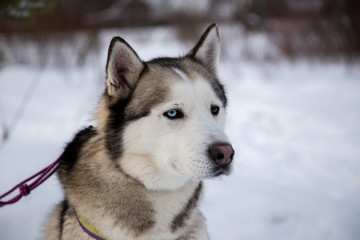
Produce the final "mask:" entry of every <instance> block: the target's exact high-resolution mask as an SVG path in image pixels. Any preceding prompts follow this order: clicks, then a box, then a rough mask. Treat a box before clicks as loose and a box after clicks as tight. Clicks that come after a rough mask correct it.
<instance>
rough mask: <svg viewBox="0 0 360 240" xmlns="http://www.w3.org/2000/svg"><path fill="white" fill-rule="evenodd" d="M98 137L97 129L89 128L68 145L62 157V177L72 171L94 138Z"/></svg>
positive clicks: (81, 131) (83, 130)
mask: <svg viewBox="0 0 360 240" xmlns="http://www.w3.org/2000/svg"><path fill="white" fill-rule="evenodd" d="M97 135H98V131H97V129H96V128H95V127H93V126H89V127H86V128H84V129H82V130H80V131H79V132H78V133H77V134H76V135H75V137H74V138H73V139H72V141H71V142H69V143H68V144H67V146H66V147H65V150H64V152H63V154H62V156H61V163H60V171H59V174H60V177H61V174H62V173H63V172H67V171H70V170H71V169H72V168H73V167H74V165H75V164H76V162H77V161H78V159H79V158H80V155H81V153H82V150H83V149H84V147H85V146H86V145H87V143H89V142H90V140H91V139H92V138H94V137H95V136H97Z"/></svg>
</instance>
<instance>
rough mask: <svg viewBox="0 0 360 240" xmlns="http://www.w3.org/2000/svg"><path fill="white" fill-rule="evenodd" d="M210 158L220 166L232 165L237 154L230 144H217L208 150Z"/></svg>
mask: <svg viewBox="0 0 360 240" xmlns="http://www.w3.org/2000/svg"><path fill="white" fill-rule="evenodd" d="M208 153H209V157H210V158H211V159H212V160H213V161H214V162H216V163H217V164H218V165H227V164H230V163H231V161H232V160H233V158H234V155H235V152H234V149H233V148H232V146H231V145H230V144H227V143H221V144H216V145H213V146H211V147H209V149H208Z"/></svg>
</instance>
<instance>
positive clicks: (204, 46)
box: [187, 23, 220, 74]
mask: <svg viewBox="0 0 360 240" xmlns="http://www.w3.org/2000/svg"><path fill="white" fill-rule="evenodd" d="M219 55H220V37H219V32H218V28H217V26H216V24H215V23H213V24H211V25H210V26H209V27H208V28H207V29H206V31H205V32H204V33H203V35H202V36H201V38H200V40H199V41H198V43H197V44H196V46H195V47H194V48H193V49H192V50H191V51H190V52H189V53H188V54H187V56H189V57H193V58H195V59H196V60H198V61H200V62H201V63H202V64H204V66H205V67H206V68H207V69H209V70H210V71H212V73H214V74H216V73H217V64H218V60H219Z"/></svg>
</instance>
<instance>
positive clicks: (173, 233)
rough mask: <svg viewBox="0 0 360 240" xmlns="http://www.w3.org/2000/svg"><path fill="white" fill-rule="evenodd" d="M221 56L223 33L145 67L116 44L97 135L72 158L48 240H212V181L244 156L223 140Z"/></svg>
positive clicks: (77, 143) (88, 136)
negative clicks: (206, 200)
mask: <svg viewBox="0 0 360 240" xmlns="http://www.w3.org/2000/svg"><path fill="white" fill-rule="evenodd" d="M219 52H220V39H219V33H218V30H217V27H216V25H215V24H212V25H211V26H210V27H209V28H208V29H207V30H206V31H205V33H204V34H203V35H202V37H201V38H200V40H199V42H198V43H197V44H196V46H195V47H194V48H193V49H192V50H191V51H190V52H189V53H188V54H187V55H185V56H183V57H179V58H156V59H153V60H151V61H148V62H144V61H141V60H140V58H139V57H138V55H137V54H136V52H135V51H134V50H133V49H132V48H131V47H130V45H129V44H128V43H127V42H125V41H124V40H123V39H122V38H120V37H114V38H113V39H112V41H111V43H110V47H109V51H108V58H107V63H106V81H105V92H104V94H103V95H102V97H101V100H100V102H99V106H98V108H97V112H96V115H95V119H96V126H94V127H92V126H91V127H88V128H86V129H83V130H81V131H80V132H78V133H77V134H76V136H75V137H74V139H73V140H72V142H70V143H69V144H68V145H67V147H66V149H65V151H64V153H63V155H62V160H61V163H60V168H59V172H58V174H59V178H60V181H61V184H62V186H63V187H64V190H65V200H64V201H63V202H62V203H60V204H59V205H58V206H57V207H56V209H55V210H54V211H53V213H52V214H51V216H50V219H49V221H48V226H47V229H46V233H45V239H56V240H59V239H63V240H65V239H71V240H73V239H77V240H82V239H87V240H90V239H93V238H95V239H120V240H131V239H142V240H152V239H153V240H165V239H166V240H169V239H178V240H180V239H181V240H185V239H201V240H202V239H208V238H209V237H208V233H207V229H206V224H205V219H204V217H203V215H202V214H201V212H200V211H199V209H198V205H199V200H200V199H201V196H202V191H203V184H202V180H204V179H209V178H213V177H217V176H220V175H223V174H225V175H229V174H230V173H231V171H232V168H233V167H232V166H233V164H232V160H233V156H234V150H233V148H232V146H231V144H230V142H229V139H228V137H227V136H226V135H225V133H224V131H223V129H224V121H225V109H226V105H227V98H226V96H225V92H224V87H223V85H222V84H221V83H220V82H219V81H218V76H217V61H218V57H219Z"/></svg>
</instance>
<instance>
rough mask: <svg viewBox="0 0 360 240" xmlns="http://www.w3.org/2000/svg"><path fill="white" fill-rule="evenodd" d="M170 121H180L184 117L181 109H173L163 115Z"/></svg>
mask: <svg viewBox="0 0 360 240" xmlns="http://www.w3.org/2000/svg"><path fill="white" fill-rule="evenodd" d="M163 115H164V116H165V117H167V118H168V119H179V118H183V117H184V113H183V112H182V111H181V110H179V109H171V110H169V111H167V112H165V113H164V114H163Z"/></svg>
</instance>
